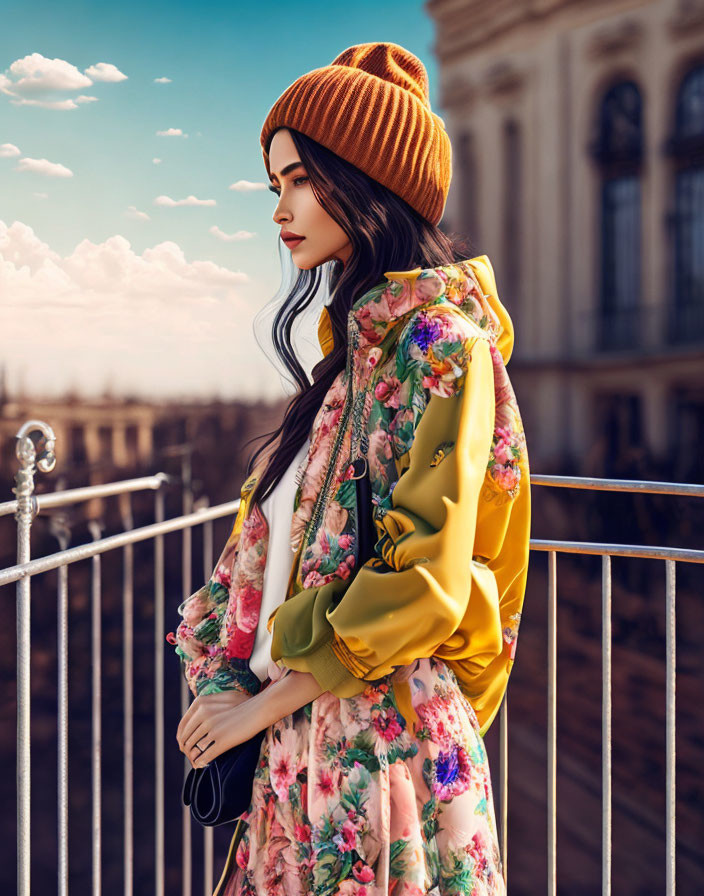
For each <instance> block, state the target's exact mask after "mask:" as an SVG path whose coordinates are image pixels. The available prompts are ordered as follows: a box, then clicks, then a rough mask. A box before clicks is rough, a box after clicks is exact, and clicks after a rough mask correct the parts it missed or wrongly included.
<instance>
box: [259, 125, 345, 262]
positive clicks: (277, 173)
mask: <svg viewBox="0 0 704 896" xmlns="http://www.w3.org/2000/svg"><path fill="white" fill-rule="evenodd" d="M269 169H270V171H271V186H270V187H269V189H270V190H272V192H274V193H276V194H277V195H278V196H279V201H278V203H277V205H276V209H275V210H274V214H273V219H274V222H275V223H276V224H278V225H279V226H280V227H281V232H282V233H283V235H284V236H286V232H287V231H290V232H291V233H295V234H296V235H297V236H302V237H303V239H302V240H301V241H300V242H298V243H293V244H292V245H291V246H289V247H288V248H289V250H290V252H291V256H292V258H293V263H294V264H295V265H296V267H298V268H300V269H301V270H310V269H311V268H315V267H317V266H318V265H321V264H324V263H325V262H326V261H331V260H332V259H334V258H337V259H339V260H340V261H342V262H343V264H345V263H346V262H347V260H348V258H349V257H350V255H351V254H352V243H350V241H349V238H348V236H347V234H346V233H345V231H344V230H343V229H342V228H341V227H340V225H339V224H338V223H337V222H336V221H334V220H333V219H332V218H331V217H330V215H329V214H328V213H327V212H326V211H325V209H324V208H323V207H322V206H321V205H320V203H319V202H318V200H317V199H316V198H315V194H314V193H313V189H312V187H311V185H310V179H309V178H308V174H307V172H306V169H305V168H304V167H303V162H301V160H300V158H299V155H298V151H297V150H296V147H295V145H294V142H293V139H292V138H291V134H290V132H289V130H288V129H287V128H281V129H280V130H278V131H277V132H276V133H275V134H274V136H273V138H272V140H271V144H270V146H269Z"/></svg>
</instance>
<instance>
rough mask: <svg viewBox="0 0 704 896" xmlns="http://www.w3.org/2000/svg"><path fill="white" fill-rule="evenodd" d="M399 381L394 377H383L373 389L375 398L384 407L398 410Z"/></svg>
mask: <svg viewBox="0 0 704 896" xmlns="http://www.w3.org/2000/svg"><path fill="white" fill-rule="evenodd" d="M400 389H401V380H399V378H398V377H396V376H385V377H383V379H381V380H380V381H379V382H378V383H377V384H376V386H375V387H374V396H375V398H376V399H377V400H378V401H380V402H382V404H383V405H384V407H387V408H396V409H397V408H398V407H399V404H400V394H399V393H400Z"/></svg>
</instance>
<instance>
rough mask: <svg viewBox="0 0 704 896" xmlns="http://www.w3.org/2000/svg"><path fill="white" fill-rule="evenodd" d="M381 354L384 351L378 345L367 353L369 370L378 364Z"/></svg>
mask: <svg viewBox="0 0 704 896" xmlns="http://www.w3.org/2000/svg"><path fill="white" fill-rule="evenodd" d="M381 355H382V351H381V349H380V348H379V347H378V346H375V347H374V348H372V349H370V351H369V354H368V355H367V370H373V369H374V368H375V367H376V366H377V364H378V363H379V359H380V358H381Z"/></svg>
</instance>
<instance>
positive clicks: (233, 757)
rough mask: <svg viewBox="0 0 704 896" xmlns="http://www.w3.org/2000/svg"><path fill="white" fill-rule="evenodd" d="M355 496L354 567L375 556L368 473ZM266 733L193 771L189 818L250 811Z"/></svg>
mask: <svg viewBox="0 0 704 896" xmlns="http://www.w3.org/2000/svg"><path fill="white" fill-rule="evenodd" d="M355 490H356V495H357V566H356V568H357V569H359V567H360V566H361V565H362V564H363V563H366V561H367V560H368V559H369V558H370V557H371V556H372V554H373V553H374V545H375V543H376V538H377V534H376V527H375V525H374V517H373V514H372V511H373V505H372V490H371V483H370V481H369V469H368V465H367V463H366V459H365V461H364V473H363V474H362V475H361V476H359V477H357V478H356V479H355ZM265 733H266V731H265V730H263V731H259V732H258V733H257V734H255V735H254V737H250V738H249V740H246V741H244V743H241V744H236V745H235V746H234V747H231V748H230V749H229V750H226V751H225V752H224V753H221V754H220V755H219V756H216V757H215V759H213V760H212V761H211V762H209V763H208V764H207V765H206V766H205V767H203V768H192V769H190V771H189V772H188V774H187V775H186V780H185V781H184V782H183V792H182V799H183V804H184V806H190V807H191V816H192V817H193V818H194V819H195V820H196V821H197V822H198V823H199V824H201V825H203V826H205V827H216V826H217V825H221V824H227V823H228V822H232V821H235V820H236V819H237V818H239V817H240V815H242V814H244V813H245V812H246V811H247V809H248V808H249V804H250V802H251V800H252V785H253V781H254V773H255V771H256V768H257V762H258V761H259V753H260V750H261V744H262V741H263V739H264V734H265Z"/></svg>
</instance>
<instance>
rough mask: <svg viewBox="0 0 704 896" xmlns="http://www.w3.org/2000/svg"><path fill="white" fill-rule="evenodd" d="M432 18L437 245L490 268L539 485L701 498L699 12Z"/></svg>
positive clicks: (604, 7)
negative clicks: (614, 483)
mask: <svg viewBox="0 0 704 896" xmlns="http://www.w3.org/2000/svg"><path fill="white" fill-rule="evenodd" d="M425 8H426V10H427V12H428V13H429V15H430V16H431V17H432V19H433V20H434V22H435V26H436V43H435V47H434V52H435V55H436V58H437V61H438V66H439V80H440V102H439V108H440V114H441V115H442V116H443V119H444V121H445V124H446V126H447V129H448V132H449V133H450V137H451V140H452V145H453V181H452V185H451V189H450V195H449V197H448V204H447V209H446V214H445V222H444V225H443V227H444V229H446V230H454V231H460V232H462V233H464V234H466V235H467V236H468V237H469V239H470V242H471V244H472V245H473V247H474V250H475V253H476V254H484V253H486V254H488V255H489V257H490V258H491V260H492V262H493V264H494V268H495V271H496V275H497V284H498V288H499V293H500V295H501V297H502V301H504V303H505V304H506V306H507V308H508V309H509V312H510V314H511V316H512V319H513V321H514V324H515V336H516V341H515V347H514V354H513V357H512V359H511V362H510V363H511V371H512V379H513V381H514V384H515V387H516V392H517V394H518V398H519V403H520V405H521V409H522V413H523V417H524V422H525V425H526V432H527V435H529V437H530V441H529V444H530V445H531V448H532V452H531V454H532V460H533V461H535V462H536V463H537V466H536V463H534V464H533V467H534V468H535V469H541V470H542V469H550V470H551V471H554V472H556V471H557V470H558V469H564V468H565V465H567V467H569V468H570V469H572V470H574V471H579V472H581V473H583V474H593V475H607V476H609V475H619V474H620V473H623V472H629V470H630V469H631V468H630V466H629V459H630V460H635V461H636V464H635V472H638V471H642V472H645V471H646V470H648V471H651V470H652V469H653V468H654V467H655V468H657V469H659V470H660V471H661V472H662V473H663V474H664V475H668V476H670V477H672V478H675V479H679V480H684V481H687V480H689V481H701V477H702V476H704V462H703V461H702V455H701V452H700V451H698V446H699V445H701V443H702V439H703V438H704V3H702V2H700V0H658V2H625V0H613V2H600V3H596V2H586V3H585V2H581V3H577V2H569V0H543V2H527V0H510V2H498V3H493V4H488V3H482V2H477V0H463V2H456V0H430V2H427V3H426V4H425ZM638 460H640V461H642V462H641V463H637V461H638Z"/></svg>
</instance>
